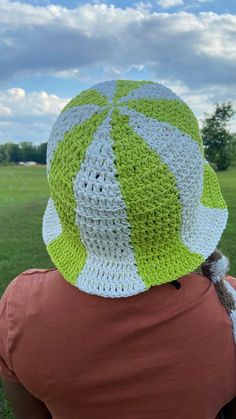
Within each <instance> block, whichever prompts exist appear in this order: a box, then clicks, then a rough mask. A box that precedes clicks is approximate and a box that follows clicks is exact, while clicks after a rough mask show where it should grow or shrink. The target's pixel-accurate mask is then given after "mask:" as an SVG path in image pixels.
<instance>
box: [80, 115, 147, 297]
mask: <svg viewBox="0 0 236 419" xmlns="http://www.w3.org/2000/svg"><path fill="white" fill-rule="evenodd" d="M110 130H111V126H110V114H109V115H108V116H107V118H106V119H105V120H104V122H103V123H102V124H101V125H100V127H99V128H98V129H97V131H96V133H95V134H94V138H93V141H92V143H91V144H90V146H89V147H88V149H87V151H86V155H85V160H84V162H83V163H82V164H81V168H80V170H79V172H78V174H77V176H76V179H75V182H74V195H75V200H76V202H77V207H76V224H77V225H78V227H79V230H80V236H81V241H82V242H83V244H84V246H85V247H86V249H87V254H88V257H87V260H86V263H85V266H84V268H83V270H82V272H81V273H80V275H79V276H78V278H77V283H78V288H80V289H81V290H83V291H86V292H88V293H92V294H97V295H103V296H110V297H112V296H113V297H117V296H122V295H123V296H128V295H134V294H136V293H139V292H141V291H145V290H146V289H147V288H146V286H145V284H144V282H143V281H142V279H141V278H140V277H139V275H138V273H137V267H136V266H135V258H134V254H133V251H132V248H131V228H130V225H129V223H128V221H127V214H126V206H125V202H124V200H123V198H122V195H121V191H120V187H119V184H118V182H117V180H116V177H115V175H116V168H115V165H114V159H115V156H114V154H113V150H112V146H111V145H112V142H113V140H112V139H111V137H110Z"/></svg>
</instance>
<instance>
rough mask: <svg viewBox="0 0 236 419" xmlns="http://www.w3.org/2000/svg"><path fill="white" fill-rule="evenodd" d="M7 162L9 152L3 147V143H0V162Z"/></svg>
mask: <svg viewBox="0 0 236 419" xmlns="http://www.w3.org/2000/svg"><path fill="white" fill-rule="evenodd" d="M8 162H9V154H8V152H7V150H6V149H5V144H2V145H0V164H2V163H8Z"/></svg>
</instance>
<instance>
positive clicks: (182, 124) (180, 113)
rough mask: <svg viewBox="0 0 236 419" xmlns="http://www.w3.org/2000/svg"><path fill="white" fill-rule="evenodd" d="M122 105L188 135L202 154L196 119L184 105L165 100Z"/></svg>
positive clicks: (131, 102) (134, 101)
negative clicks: (166, 123) (197, 145)
mask: <svg viewBox="0 0 236 419" xmlns="http://www.w3.org/2000/svg"><path fill="white" fill-rule="evenodd" d="M122 105H124V106H128V107H129V108H131V109H134V110H135V111H137V112H140V113H142V114H144V115H145V116H147V117H150V118H154V119H157V120H158V121H160V122H168V123H169V124H171V125H173V126H174V127H176V128H178V129H179V130H180V131H182V132H184V133H185V134H188V135H190V136H191V137H192V138H193V139H194V140H195V141H197V143H198V144H199V146H200V149H201V151H202V153H203V145H202V138H201V135H200V132H199V126H198V122H197V119H196V118H195V116H194V114H193V112H192V111H191V109H190V108H189V107H188V106H187V105H186V104H185V103H183V102H180V101H179V100H167V99H135V100H129V101H128V102H124V103H122Z"/></svg>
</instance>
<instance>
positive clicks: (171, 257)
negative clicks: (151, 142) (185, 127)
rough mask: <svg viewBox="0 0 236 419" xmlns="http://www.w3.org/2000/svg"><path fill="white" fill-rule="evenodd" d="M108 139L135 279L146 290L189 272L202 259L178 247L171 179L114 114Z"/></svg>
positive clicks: (176, 209) (125, 119)
mask: <svg viewBox="0 0 236 419" xmlns="http://www.w3.org/2000/svg"><path fill="white" fill-rule="evenodd" d="M111 136H112V138H113V140H114V145H113V149H114V154H115V158H116V168H117V173H118V177H117V179H118V181H119V183H120V187H121V193H122V196H123V199H124V201H125V203H126V210H127V218H128V221H129V223H130V226H131V246H132V248H133V250H134V256H135V260H136V263H137V269H138V273H139V275H140V276H141V278H142V279H143V281H144V282H145V284H146V286H148V287H150V286H151V285H158V284H161V283H164V282H168V281H170V280H173V279H176V278H178V277H180V276H182V275H184V274H185V273H186V274H187V273H188V272H189V271H190V270H194V269H195V268H196V267H198V266H199V265H200V264H201V262H202V261H203V258H202V257H201V256H200V255H197V254H193V253H191V252H190V251H189V250H188V249H187V248H186V247H185V245H184V244H182V243H181V239H180V229H181V213H182V206H181V203H180V196H179V191H178V188H177V185H176V181H175V177H174V176H173V174H172V173H171V172H170V171H169V169H168V167H167V165H166V164H165V163H164V162H162V161H161V159H160V157H159V156H158V154H157V153H156V152H155V151H154V150H152V149H151V148H150V147H149V146H148V144H147V143H146V142H145V141H143V140H142V138H140V137H139V136H138V135H137V134H136V133H134V132H133V130H132V129H131V128H130V126H129V118H128V117H127V116H123V115H120V114H119V111H118V110H114V112H113V114H112V132H111ZM144 182H145V186H141V185H143V184H144Z"/></svg>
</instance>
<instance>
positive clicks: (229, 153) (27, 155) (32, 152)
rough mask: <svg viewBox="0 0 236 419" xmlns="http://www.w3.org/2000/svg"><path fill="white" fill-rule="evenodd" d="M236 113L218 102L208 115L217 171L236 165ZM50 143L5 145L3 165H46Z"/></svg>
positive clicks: (209, 153)
mask: <svg viewBox="0 0 236 419" xmlns="http://www.w3.org/2000/svg"><path fill="white" fill-rule="evenodd" d="M234 114H235V111H234V109H233V106H232V103H231V102H223V103H216V104H215V108H214V111H213V113H212V114H211V115H208V114H206V115H205V119H204V121H203V127H202V130H201V134H202V139H203V144H204V149H205V156H206V159H207V160H208V161H209V162H210V163H211V164H212V165H213V167H214V168H215V169H216V170H226V169H227V168H228V167H229V166H230V165H231V164H234V165H235V164H236V134H232V133H230V131H229V122H230V120H231V119H232V117H233V116H234ZM46 148H47V143H42V144H40V145H34V144H32V143H31V142H27V141H24V142H21V143H19V144H15V143H9V142H8V143H5V144H2V145H0V164H1V163H2V164H7V163H19V162H21V161H22V162H26V161H35V162H37V163H40V164H45V163H46Z"/></svg>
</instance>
